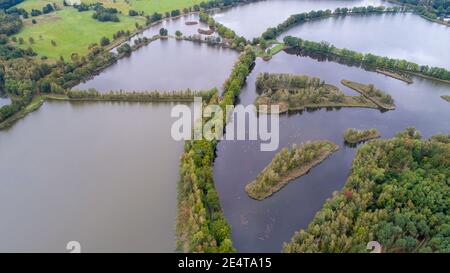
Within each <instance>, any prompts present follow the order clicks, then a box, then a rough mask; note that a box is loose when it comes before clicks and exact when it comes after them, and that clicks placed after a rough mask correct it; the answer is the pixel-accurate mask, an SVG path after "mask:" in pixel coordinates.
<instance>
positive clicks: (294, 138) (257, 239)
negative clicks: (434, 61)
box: [214, 52, 450, 252]
mask: <svg viewBox="0 0 450 273" xmlns="http://www.w3.org/2000/svg"><path fill="white" fill-rule="evenodd" d="M260 72H276V73H294V74H306V75H310V76H316V77H320V78H321V79H322V80H324V81H325V82H327V83H330V84H334V85H336V86H338V87H339V88H341V89H342V90H343V91H344V92H345V93H347V94H352V95H357V93H356V92H354V91H352V90H350V89H347V88H346V87H344V86H343V85H341V84H340V80H341V79H349V80H353V81H357V82H361V83H373V84H375V86H376V87H378V88H379V89H381V90H384V91H386V92H387V93H389V94H391V95H392V97H393V98H394V100H395V103H396V105H397V109H396V110H394V111H389V112H384V113H382V112H380V111H379V110H373V109H358V108H352V109H351V108H343V109H339V110H325V109H322V110H317V111H305V112H303V113H298V112H297V113H291V114H289V115H282V116H281V117H280V148H282V147H286V146H290V145H291V144H293V143H302V142H305V141H310V140H319V139H329V140H331V141H333V142H335V143H336V144H338V145H339V146H340V147H341V149H340V150H339V151H338V152H336V153H335V154H333V155H332V156H331V157H330V158H329V159H327V160H326V161H324V162H323V163H322V164H320V165H319V166H317V167H315V168H314V169H313V170H311V172H310V173H308V174H307V175H305V176H303V177H300V178H298V179H295V180H294V181H293V182H291V183H290V184H288V185H287V186H286V187H285V188H283V189H282V190H280V191H279V192H277V193H275V195H273V196H272V197H269V198H267V199H265V200H263V201H256V200H253V199H250V198H249V197H248V196H247V194H246V192H245V191H244V187H245V185H246V184H247V183H249V182H250V181H252V180H253V179H255V177H256V176H257V175H258V174H259V172H260V171H261V170H262V169H263V168H264V167H265V166H266V165H267V164H268V163H269V162H270V161H271V160H272V158H273V156H274V154H275V153H276V151H274V152H261V151H260V142H259V141H221V142H220V143H219V145H218V149H217V154H218V157H217V159H216V162H215V165H214V174H215V181H216V187H217V190H218V192H219V196H220V200H221V204H222V207H223V209H224V212H225V215H226V217H227V219H228V221H229V223H230V224H231V226H232V236H233V244H234V246H235V247H236V248H237V250H238V251H239V252H280V251H281V249H282V244H283V242H288V241H290V239H291V237H292V236H293V234H294V232H296V231H298V230H299V229H300V228H306V227H307V225H308V224H309V222H310V221H311V220H312V218H313V217H314V215H315V214H316V213H317V211H318V210H320V209H321V208H322V206H323V203H324V201H325V200H326V199H327V198H330V197H331V196H332V193H333V191H337V190H340V189H341V188H342V187H343V185H344V183H345V181H346V179H347V176H348V174H349V171H350V167H351V162H352V160H353V158H354V155H355V152H356V149H355V148H350V147H346V146H345V145H344V143H343V138H342V135H343V133H344V131H345V129H347V128H349V127H352V128H358V129H365V128H377V129H378V130H379V131H380V133H381V135H382V137H383V138H390V137H392V136H394V135H395V134H396V133H397V132H399V131H401V130H403V129H405V128H407V127H409V126H415V127H416V128H418V129H419V130H420V131H421V132H422V134H423V135H424V136H425V137H429V136H430V135H432V134H436V133H450V123H449V120H448V117H449V116H450V107H449V106H448V102H446V101H444V100H442V99H441V98H440V96H441V95H443V94H450V85H446V84H440V83H436V82H432V81H428V80H422V79H419V78H414V81H415V83H414V84H411V85H407V84H406V83H403V82H401V81H398V80H395V79H392V78H389V77H386V76H384V75H381V74H377V73H375V72H369V71H365V70H363V69H360V68H357V67H350V66H346V65H341V64H337V63H334V62H327V61H321V62H319V61H316V60H314V59H311V58H309V57H300V56H296V55H289V54H287V53H285V52H281V53H279V54H278V55H276V56H274V58H273V59H272V60H271V61H269V62H264V61H262V60H258V61H257V64H256V67H255V69H254V70H253V72H252V73H251V75H250V76H249V78H248V79H247V84H246V86H245V87H244V89H243V90H242V92H241V96H240V97H241V103H242V104H244V105H248V104H250V103H252V102H253V101H254V99H255V97H256V90H255V80H256V76H257V74H258V73H260Z"/></svg>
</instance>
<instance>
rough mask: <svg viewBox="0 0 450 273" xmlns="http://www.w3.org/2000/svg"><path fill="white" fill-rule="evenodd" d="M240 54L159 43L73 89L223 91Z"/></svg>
mask: <svg viewBox="0 0 450 273" xmlns="http://www.w3.org/2000/svg"><path fill="white" fill-rule="evenodd" d="M237 56H238V52H236V51H234V50H231V49H225V48H220V47H214V46H209V45H207V44H202V43H196V42H190V41H178V40H175V39H168V40H156V41H154V42H152V43H150V44H149V45H148V46H145V47H142V48H140V49H138V50H137V51H135V52H133V53H132V54H131V56H129V57H125V58H122V59H120V60H119V61H118V62H117V63H116V64H114V65H112V66H111V67H109V68H107V69H106V70H105V71H103V72H102V73H100V74H99V75H97V76H95V77H94V78H92V79H91V80H89V81H87V82H85V83H82V84H79V85H78V86H75V87H74V89H81V90H84V89H89V88H96V89H97V90H99V91H103V92H108V91H111V90H115V91H117V90H120V89H123V90H128V91H154V90H157V91H174V90H186V89H187V88H191V89H192V90H206V89H210V88H213V87H218V88H219V87H221V86H222V84H223V82H224V81H225V79H226V78H227V77H228V75H229V74H230V72H231V69H232V67H233V65H234V63H235V61H236V59H237Z"/></svg>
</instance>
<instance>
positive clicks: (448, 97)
mask: <svg viewBox="0 0 450 273" xmlns="http://www.w3.org/2000/svg"><path fill="white" fill-rule="evenodd" d="M441 98H442V99H444V100H446V101H448V102H450V96H441Z"/></svg>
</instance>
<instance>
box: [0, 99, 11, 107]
mask: <svg viewBox="0 0 450 273" xmlns="http://www.w3.org/2000/svg"><path fill="white" fill-rule="evenodd" d="M10 103H11V99H10V98H2V97H0V107H2V106H4V105H8V104H10Z"/></svg>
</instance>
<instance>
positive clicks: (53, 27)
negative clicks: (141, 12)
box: [16, 8, 145, 60]
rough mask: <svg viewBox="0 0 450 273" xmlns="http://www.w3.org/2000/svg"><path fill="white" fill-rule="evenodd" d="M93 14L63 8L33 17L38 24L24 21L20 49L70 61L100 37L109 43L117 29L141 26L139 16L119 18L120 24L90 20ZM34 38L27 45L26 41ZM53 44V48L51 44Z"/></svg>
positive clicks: (121, 16) (85, 51)
mask: <svg viewBox="0 0 450 273" xmlns="http://www.w3.org/2000/svg"><path fill="white" fill-rule="evenodd" d="M92 13H93V12H92V11H88V12H78V11H77V10H76V9H74V8H64V9H62V10H59V11H57V12H52V13H50V14H46V15H42V16H38V17H34V19H35V20H37V24H34V25H33V24H32V23H31V19H27V20H25V26H24V28H23V30H22V31H21V32H20V33H19V34H17V35H16V37H17V38H19V37H22V38H23V40H24V41H25V42H24V44H22V45H19V46H20V47H22V48H28V47H30V46H31V47H32V48H33V50H34V51H35V52H37V53H38V54H39V55H40V56H47V57H48V58H51V59H57V58H59V57H60V56H63V57H64V58H65V59H66V60H70V56H71V55H72V53H74V52H76V53H78V54H79V55H81V56H82V55H85V54H87V53H88V46H89V45H90V44H92V43H99V41H100V39H101V38H102V37H103V36H106V37H108V38H110V39H111V40H112V36H113V34H114V33H116V32H117V31H119V30H130V31H131V30H134V29H135V23H136V22H138V23H139V24H141V25H142V24H144V23H145V19H144V18H142V17H129V16H124V15H120V16H119V17H120V22H99V21H97V20H95V19H93V18H92ZM30 37H32V38H33V39H34V43H33V44H30V42H29V38H30ZM52 40H54V41H55V42H56V46H53V45H52V43H51V41H52Z"/></svg>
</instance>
